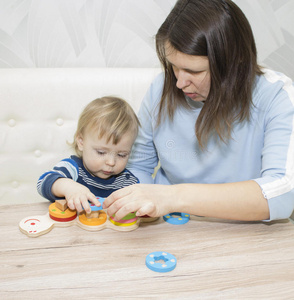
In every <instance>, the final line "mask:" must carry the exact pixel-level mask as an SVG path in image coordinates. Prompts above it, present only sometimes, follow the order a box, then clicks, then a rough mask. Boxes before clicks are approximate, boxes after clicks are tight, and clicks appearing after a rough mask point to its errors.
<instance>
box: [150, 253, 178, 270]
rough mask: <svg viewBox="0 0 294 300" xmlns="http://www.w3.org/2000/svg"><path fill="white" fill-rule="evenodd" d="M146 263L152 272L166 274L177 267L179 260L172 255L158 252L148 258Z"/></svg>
mask: <svg viewBox="0 0 294 300" xmlns="http://www.w3.org/2000/svg"><path fill="white" fill-rule="evenodd" d="M145 263H146V266H147V267H148V268H149V269H150V270H152V271H155V272H160V273H165V272H170V271H172V270H173V269H174V268H175V267H176V265H177V259H176V258H175V257H174V256H173V255H172V254H170V253H167V252H161V251H156V252H152V253H150V254H148V255H147V256H146V260H145Z"/></svg>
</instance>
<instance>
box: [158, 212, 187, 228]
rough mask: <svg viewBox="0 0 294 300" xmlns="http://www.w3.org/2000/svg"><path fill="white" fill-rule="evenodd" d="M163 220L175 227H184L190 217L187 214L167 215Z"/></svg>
mask: <svg viewBox="0 0 294 300" xmlns="http://www.w3.org/2000/svg"><path fill="white" fill-rule="evenodd" d="M174 216H176V217H174ZM163 219H164V221H166V222H167V223H170V224H173V225H183V224H186V223H187V222H188V221H189V219H190V215H189V214H185V213H178V212H175V213H171V214H167V215H165V216H163Z"/></svg>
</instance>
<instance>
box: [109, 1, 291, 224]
mask: <svg viewBox="0 0 294 300" xmlns="http://www.w3.org/2000/svg"><path fill="white" fill-rule="evenodd" d="M156 48H157V54H158V57H159V59H160V62H161V64H162V66H163V69H164V74H163V75H161V76H159V77H157V78H156V79H155V80H154V82H153V83H152V85H151V87H150V89H149V91H148V92H147V94H146V96H145V98H144V101H143V103H142V106H141V109H140V112H139V119H140V122H141V125H142V128H141V129H140V131H139V135H138V138H137V140H136V142H135V146H134V149H133V152H134V154H133V157H132V159H131V160H130V164H129V169H130V170H131V171H132V172H133V173H134V174H135V175H136V176H137V177H138V178H139V179H140V182H141V183H142V184H139V185H133V186H130V187H127V188H124V189H121V190H119V191H116V192H114V193H112V194H111V195H110V196H109V197H108V198H107V199H106V201H105V202H104V207H105V208H108V214H109V215H112V214H114V213H115V214H116V218H117V219H121V218H122V217H123V216H124V215H126V214H127V213H129V212H132V211H137V215H138V216H142V215H145V214H148V215H149V216H151V217H156V216H162V215H165V214H167V213H172V212H185V213H190V214H195V215H201V216H207V217H216V218H225V219H235V220H246V221H253V220H265V221H271V220H275V219H284V218H288V217H289V216H290V215H291V213H292V211H293V208H294V189H293V187H294V128H293V124H294V89H293V83H292V81H291V80H290V79H289V78H287V77H286V76H285V75H283V74H280V73H276V72H273V71H271V70H267V69H262V68H261V67H260V66H259V65H258V64H257V53H256V46H255V41H254V37H253V34H252V30H251V27H250V24H249V23H248V21H247V19H246V17H245V16H244V14H243V13H242V11H241V10H240V9H239V8H238V7H237V5H236V4H234V3H233V2H232V1H230V0H222V1H220V0H211V1H205V0H190V1H189V0H179V1H178V2H177V3H176V5H175V7H174V8H173V10H172V11H171V13H170V14H169V15H168V17H167V18H166V20H165V22H164V23H163V24H162V26H161V27H160V28H159V30H158V33H157V35H156ZM159 161H160V168H159V170H158V172H157V174H156V176H155V179H154V183H156V184H152V183H153V179H152V177H151V174H152V173H153V169H154V167H155V166H156V165H157V163H158V162H159Z"/></svg>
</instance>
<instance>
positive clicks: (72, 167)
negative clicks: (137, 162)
mask: <svg viewBox="0 0 294 300" xmlns="http://www.w3.org/2000/svg"><path fill="white" fill-rule="evenodd" d="M58 178H71V179H72V180H74V181H76V182H78V183H80V184H82V185H84V186H86V187H87V188H89V190H90V191H91V192H92V193H93V194H94V195H95V196H99V197H103V198H104V197H108V196H109V195H110V194H111V193H112V192H114V191H116V190H119V189H121V188H123V187H126V186H129V185H132V184H135V183H139V180H138V178H137V177H135V176H134V175H133V174H132V173H131V172H130V171H129V170H127V169H124V170H123V171H122V172H121V173H120V174H118V175H115V176H111V177H110V178H108V179H101V178H99V177H95V176H93V175H91V174H90V173H89V172H88V171H87V170H86V169H85V167H84V165H83V161H82V159H80V158H78V157H77V156H75V155H72V156H71V157H70V158H66V159H63V160H61V161H60V162H59V163H58V164H57V165H55V166H54V167H53V169H52V170H50V171H48V172H45V173H44V174H42V175H41V176H40V178H39V180H38V183H37V190H38V192H39V194H40V195H41V196H43V197H44V198H46V199H48V200H50V201H52V202H53V201H55V200H56V199H60V198H58V197H56V196H54V195H53V194H52V192H51V188H52V185H53V183H54V182H55V181H56V180H57V179H58Z"/></svg>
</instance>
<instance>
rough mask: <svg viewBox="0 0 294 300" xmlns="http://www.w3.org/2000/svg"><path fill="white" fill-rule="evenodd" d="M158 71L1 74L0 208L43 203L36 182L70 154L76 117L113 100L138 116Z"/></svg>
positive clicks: (2, 71) (3, 71) (12, 71)
mask: <svg viewBox="0 0 294 300" xmlns="http://www.w3.org/2000/svg"><path fill="white" fill-rule="evenodd" d="M159 72H160V69H156V68H154V69H153V68H150V69H142V68H132V69H115V68H91V69H90V68H89V69H88V68H85V69H84V68H80V69H72V68H68V69H37V68H34V69H0V103H1V108H0V142H1V144H0V205H7V204H18V203H35V202H41V201H47V200H45V199H44V198H42V197H41V196H40V195H39V194H38V193H37V190H36V183H37V179H38V178H39V176H40V175H41V173H43V172H44V171H46V170H48V169H50V168H51V167H52V166H53V165H54V164H55V163H57V162H58V161H59V160H60V159H62V158H65V157H67V156H69V155H70V154H71V153H72V151H71V149H70V148H69V146H68V145H67V143H66V141H72V137H73V134H74V131H75V129H76V124H77V119H78V116H79V114H80V112H81V110H82V109H83V107H84V106H85V105H86V104H87V103H88V102H90V101H91V100H93V99H95V98H98V97H102V96H106V95H114V96H119V97H122V98H124V99H126V100H127V101H128V102H129V103H130V104H131V105H132V107H133V108H134V110H135V111H136V112H137V111H138V109H139V107H140V103H141V101H142V98H143V96H144V94H145V93H146V91H147V89H148V86H149V85H150V83H151V81H152V79H153V78H154V77H155V76H156V75H157V74H158V73H159Z"/></svg>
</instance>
